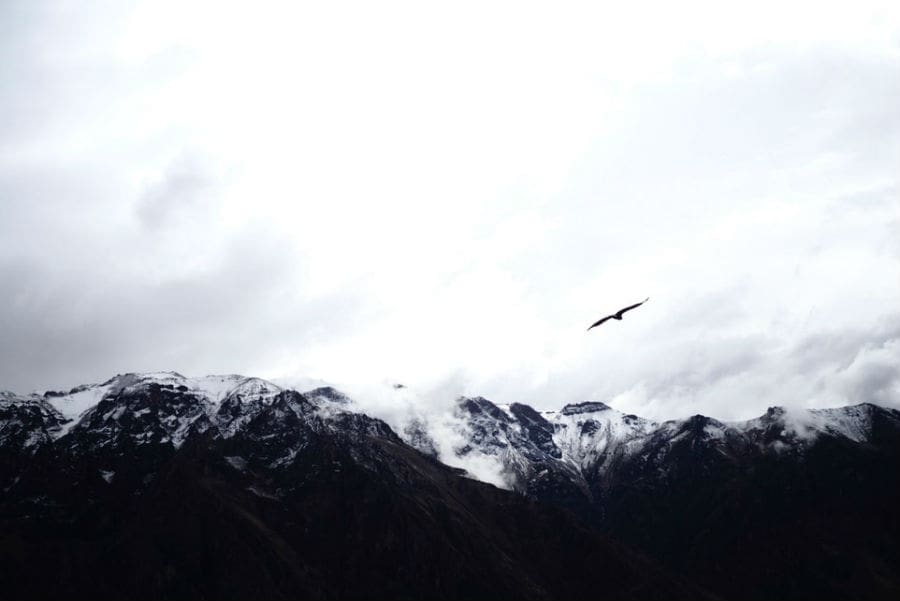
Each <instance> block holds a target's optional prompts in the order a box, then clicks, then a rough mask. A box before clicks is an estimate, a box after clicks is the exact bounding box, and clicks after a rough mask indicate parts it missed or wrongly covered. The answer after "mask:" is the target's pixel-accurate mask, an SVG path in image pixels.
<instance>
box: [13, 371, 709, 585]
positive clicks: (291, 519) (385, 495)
mask: <svg viewBox="0 0 900 601" xmlns="http://www.w3.org/2000/svg"><path fill="white" fill-rule="evenodd" d="M124 384H125V385H122V386H119V387H113V389H112V390H111V391H110V392H107V393H104V395H103V396H102V399H101V400H100V402H99V403H98V404H97V405H96V407H94V408H92V409H91V410H89V411H88V413H86V414H85V415H84V416H83V417H82V418H81V419H80V421H79V422H78V424H77V425H75V426H74V427H71V429H70V430H68V431H65V432H60V431H59V430H54V429H55V428H59V427H61V426H60V423H61V422H62V421H63V420H59V419H58V418H59V416H57V415H54V414H53V411H49V410H47V407H44V406H40V407H39V408H40V409H41V411H43V412H44V413H46V414H48V415H50V416H52V417H53V420H54V421H53V423H48V422H47V420H44V421H43V422H41V423H43V425H40V426H39V425H38V424H37V422H33V423H32V425H33V426H34V428H33V431H34V432H41V431H45V432H46V433H47V434H48V436H46V437H43V438H42V437H40V436H37V435H35V436H32V437H31V438H29V436H28V435H27V434H28V432H25V434H23V431H24V430H27V427H26V426H24V425H23V426H17V427H18V428H19V429H18V430H17V432H18V434H19V435H18V438H17V439H16V440H17V441H18V442H16V444H15V445H13V444H10V445H9V446H7V447H4V453H5V456H4V462H3V470H4V473H3V474H0V478H2V481H3V482H4V483H5V484H4V488H5V489H6V490H5V492H4V495H3V497H2V501H0V565H2V566H3V570H2V571H0V590H3V591H4V597H5V598H9V599H41V600H47V599H88V598H90V599H123V598H128V599H148V600H149V599H248V598H255V599H410V600H412V599H494V600H495V599H563V598H571V597H576V598H578V597H581V598H588V597H589V598H598V599H600V598H602V599H621V600H626V599H697V598H702V594H701V593H699V592H698V590H697V589H694V588H692V587H691V586H690V585H688V584H686V583H685V582H682V581H681V580H679V579H678V578H677V577H674V576H672V575H670V574H666V573H664V572H663V571H661V570H660V569H658V568H656V567H654V565H652V564H651V563H650V562H649V561H647V560H644V559H641V558H639V557H637V556H635V555H634V554H632V553H630V552H628V551H626V550H625V549H623V548H621V547H619V546H618V545H616V544H614V543H611V542H610V541H609V540H607V539H605V538H603V536H602V535H599V534H597V533H596V532H594V531H592V530H590V529H589V528H587V527H585V526H584V525H582V524H581V523H580V522H579V521H578V520H577V519H576V518H574V517H573V516H572V515H571V514H569V513H567V512H565V511H564V510H562V509H555V508H553V507H551V506H548V505H544V504H542V503H540V502H537V501H534V500H530V499H527V498H524V497H522V496H521V495H518V494H516V493H512V492H507V491H502V490H499V489H496V488H494V487H492V486H490V485H487V484H483V483H479V482H476V481H473V480H470V479H467V478H464V477H461V476H460V475H459V473H458V472H457V471H455V470H453V469H451V468H448V467H446V466H444V465H442V464H440V463H438V462H436V461H434V460H433V459H431V458H429V457H426V456H425V455H423V454H421V453H419V452H418V451H416V450H414V449H412V448H410V447H408V446H407V445H405V444H404V443H403V442H402V441H401V440H400V439H399V438H398V437H397V436H396V435H395V434H394V433H393V431H392V430H391V429H390V428H389V427H388V426H387V425H386V424H384V423H383V422H380V421H378V420H374V419H371V418H369V417H367V416H364V415H361V414H356V413H351V412H346V411H343V410H341V408H340V406H339V402H337V401H336V402H335V403H333V404H332V405H328V404H323V403H322V402H321V401H319V402H316V401H313V400H311V398H312V397H307V396H304V395H301V394H299V393H296V392H294V391H282V390H275V389H272V388H267V387H266V386H265V385H264V384H254V385H253V386H246V387H245V388H244V389H243V390H238V391H232V392H231V394H230V395H229V396H228V397H227V398H225V399H224V400H221V401H220V402H217V403H215V404H206V403H205V400H206V399H204V398H203V397H202V395H198V394H196V393H195V392H193V391H192V390H191V389H190V388H188V387H187V386H184V385H181V384H178V382H177V381H176V382H173V383H169V382H166V381H162V382H160V381H158V380H150V381H137V382H135V381H128V382H126V383H124ZM19 400H20V401H21V399H19ZM31 400H32V401H35V399H31ZM14 404H15V403H14V402H13V401H11V400H7V405H6V410H7V414H10V413H15V412H16V411H22V412H24V413H21V415H19V414H17V415H18V417H16V416H13V417H12V418H10V419H16V420H18V422H21V424H25V423H26V421H25V418H26V417H28V416H31V418H34V419H37V418H36V417H35V416H38V415H39V414H40V413H41V411H37V410H35V408H34V407H33V406H32V407H28V406H27V404H23V403H21V402H19V403H18V405H16V406H13V405H14ZM17 407H18V408H17ZM8 416H9V415H8ZM18 422H17V423H18ZM9 423H12V421H10V422H9ZM42 429H43V430H42ZM60 434H62V435H61V436H60ZM27 440H34V441H35V442H34V443H32V444H27V445H26V444H24V443H23V442H22V441H27ZM176 442H177V444H176ZM16 449H18V450H16Z"/></svg>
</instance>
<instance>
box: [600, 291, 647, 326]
mask: <svg viewBox="0 0 900 601" xmlns="http://www.w3.org/2000/svg"><path fill="white" fill-rule="evenodd" d="M648 300H650V297H649V296H648V297H647V298H645V299H644V300H642V301H641V302H639V303H635V304H633V305H629V306H627V307H625V308H624V309H619V310H618V311H616V312H615V313H613V314H612V315H607V316H606V317H604V318H603V319H598V320H597V321H595V322H594V323H593V324H591V327H590V328H588V331H590V330H591V328H596V327H597V326H599V325H600V324H601V323H603V322H605V321H609V320H610V319H618V320H619V321H622V316H623V315H625V313H627V312H628V311H631V310H632V309H636V308H638V307H640V306H641V305H643V304H644V303H646V302H647V301H648Z"/></svg>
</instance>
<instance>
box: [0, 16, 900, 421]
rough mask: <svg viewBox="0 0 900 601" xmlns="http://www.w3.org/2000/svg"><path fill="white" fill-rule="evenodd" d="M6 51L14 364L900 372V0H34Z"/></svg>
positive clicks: (1, 303) (664, 375)
mask: <svg viewBox="0 0 900 601" xmlns="http://www.w3.org/2000/svg"><path fill="white" fill-rule="evenodd" d="M0 82H2V86H0V115H2V117H0V282H2V284H3V294H2V295H0V388H6V389H11V390H14V391H17V392H28V391H31V390H34V389H50V388H53V389H57V388H68V387H72V386H75V385H77V384H81V383H86V382H97V381H103V380H105V379H107V378H109V377H110V376H112V375H115V374H117V373H125V372H129V371H154V370H175V371H178V372H180V373H183V374H186V375H203V374H210V373H242V374H246V375H255V376H260V377H266V378H288V379H290V378H300V377H303V378H319V379H322V380H325V381H328V382H333V383H335V384H337V385H338V386H341V387H342V388H345V389H346V390H349V391H351V392H352V393H354V394H355V395H357V396H359V397H362V398H363V399H364V400H365V399H367V398H368V399H371V402H373V403H375V404H376V405H377V404H378V403H381V404H382V405H383V404H384V403H392V402H398V403H400V402H409V403H424V404H429V403H430V404H434V403H446V402H449V401H450V400H452V399H454V398H456V397H457V396H459V395H481V396H484V397H487V398H489V399H492V400H495V401H497V402H514V401H518V402H526V403H529V404H531V405H533V406H535V407H537V408H540V409H554V408H558V407H561V406H562V405H564V404H566V403H569V402H577V401H582V400H586V399H596V400H602V401H604V402H607V403H608V404H610V405H612V406H613V407H615V408H617V409H620V410H623V411H628V412H633V413H638V414H640V415H643V416H646V417H649V418H653V419H668V418H676V417H683V416H687V415H692V414H695V413H703V414H707V415H712V416H715V417H718V418H721V419H746V418H750V417H753V416H756V415H759V414H760V413H762V412H763V411H764V410H765V408H766V407H768V406H772V405H788V406H797V407H828V406H837V405H843V404H848V403H859V402H876V403H880V404H883V405H887V406H894V407H900V177H898V174H900V7H898V5H897V3H895V2H868V1H860V2H854V3H848V2H838V3H828V2H821V1H819V2H783V1H780V2H765V1H763V2H752V3H750V2H746V3H740V4H738V3H721V2H690V1H688V2H678V3H670V2H628V3H625V2H618V3H612V4H605V3H597V2H590V3H584V4H569V3H562V2H553V3H529V2H508V3H494V2H476V3H468V2H455V3H430V2H409V3H394V2H379V3H371V2H361V3H351V2H330V3H303V2H285V3H279V2H268V1H257V2H253V3H249V2H243V3H230V2H186V1H184V0H179V1H177V2H174V1H173V2H168V1H161V0H155V1H153V2H122V1H117V2H74V1H72V2H43V1H36V0H29V1H27V2H26V1H15V0H12V1H7V2H3V3H0ZM648 296H649V297H650V301H649V302H648V303H647V304H646V305H644V306H642V307H640V308H639V309H636V310H635V311H633V312H631V313H629V314H628V315H627V316H626V318H625V319H624V320H623V321H621V322H608V323H606V324H604V325H603V326H602V327H600V328H596V329H594V330H591V331H590V332H585V329H586V328H587V326H588V325H590V324H591V323H593V322H594V321H595V320H596V319H598V318H599V317H601V316H603V315H605V314H607V313H610V312H613V311H615V310H617V309H619V308H621V307H623V306H625V305H628V304H632V303H634V302H637V301H640V300H642V299H643V298H645V297H648ZM395 383H403V384H405V385H406V386H408V388H407V389H403V390H410V391H416V392H415V395H414V398H411V400H410V399H408V400H406V401H395V400H391V399H396V398H397V395H396V393H393V392H392V393H390V394H387V393H385V392H384V391H385V390H395V389H393V388H391V385H392V384H395ZM410 394H412V393H410ZM391 395H394V396H391Z"/></svg>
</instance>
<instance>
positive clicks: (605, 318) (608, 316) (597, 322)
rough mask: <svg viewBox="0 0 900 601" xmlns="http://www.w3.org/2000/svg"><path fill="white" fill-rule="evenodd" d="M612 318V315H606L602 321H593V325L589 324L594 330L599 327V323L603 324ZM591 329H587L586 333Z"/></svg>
mask: <svg viewBox="0 0 900 601" xmlns="http://www.w3.org/2000/svg"><path fill="white" fill-rule="evenodd" d="M612 318H613V316H612V315H607V316H606V317H604V318H603V319H600V320H597V321H595V322H594V323H592V324H591V328H596V327H597V326H599V325H600V324H601V323H603V322H604V321H607V320H609V319H612ZM591 328H588V331H590V330H591Z"/></svg>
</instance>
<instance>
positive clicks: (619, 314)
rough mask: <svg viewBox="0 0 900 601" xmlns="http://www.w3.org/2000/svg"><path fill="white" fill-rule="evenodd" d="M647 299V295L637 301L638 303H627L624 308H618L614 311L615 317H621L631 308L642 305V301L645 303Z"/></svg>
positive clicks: (648, 298)
mask: <svg viewBox="0 0 900 601" xmlns="http://www.w3.org/2000/svg"><path fill="white" fill-rule="evenodd" d="M648 300H650V297H649V296H648V297H647V298H645V299H644V300H642V301H641V302H639V303H635V304H633V305H629V306H627V307H625V308H624V309H619V310H618V311H616V317H619V318H621V317H622V315H624V314H625V313H627V312H628V311H631V310H632V309H637V308H638V307H640V306H641V305H643V304H644V303H646V302H647V301H648Z"/></svg>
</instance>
